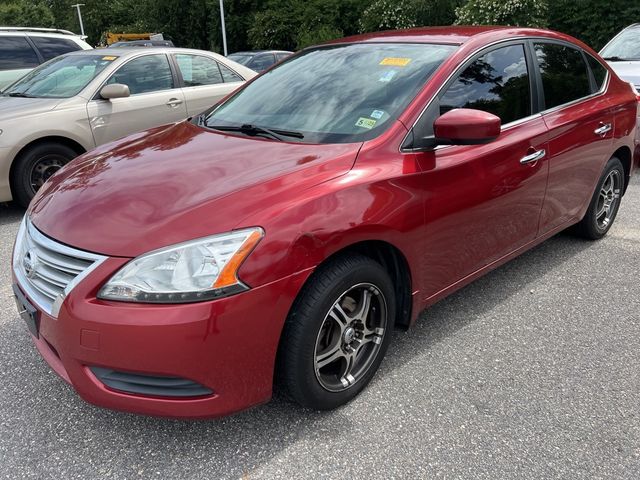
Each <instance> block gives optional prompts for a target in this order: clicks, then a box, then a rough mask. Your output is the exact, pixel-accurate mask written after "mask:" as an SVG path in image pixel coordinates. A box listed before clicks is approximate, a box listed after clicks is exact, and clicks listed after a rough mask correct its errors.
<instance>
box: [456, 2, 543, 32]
mask: <svg viewBox="0 0 640 480" xmlns="http://www.w3.org/2000/svg"><path fill="white" fill-rule="evenodd" d="M547 10H548V6H547V2H546V0H469V1H468V2H467V3H466V4H465V5H463V6H462V7H459V8H457V9H456V16H457V20H456V23H457V24H459V25H515V26H520V27H544V26H546V24H547Z"/></svg>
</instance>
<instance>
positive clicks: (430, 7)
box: [0, 0, 640, 52]
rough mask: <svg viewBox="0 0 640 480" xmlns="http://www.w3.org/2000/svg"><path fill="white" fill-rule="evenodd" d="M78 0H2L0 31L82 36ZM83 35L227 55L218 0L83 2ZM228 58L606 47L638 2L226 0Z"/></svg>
mask: <svg viewBox="0 0 640 480" xmlns="http://www.w3.org/2000/svg"><path fill="white" fill-rule="evenodd" d="M77 1H78V0H0V25H13V26H31V27H55V28H64V29H67V30H72V31H74V32H78V33H79V32H80V25H79V23H78V17H77V14H76V10H75V9H74V8H71V5H73V4H74V3H77ZM81 3H84V4H85V6H84V7H82V16H83V20H84V26H85V32H86V34H87V35H88V37H89V39H88V41H89V43H91V44H93V45H96V44H97V43H98V42H99V41H100V39H101V37H102V35H103V34H104V32H106V31H111V32H128V33H143V32H153V33H163V34H164V35H165V37H166V38H171V39H172V40H173V41H174V42H175V43H176V45H178V46H181V47H195V48H204V49H210V50H215V51H221V50H222V31H221V25H220V11H219V0H81ZM224 6H225V20H226V22H225V23H226V30H227V43H228V46H229V51H230V52H234V51H238V50H248V49H253V48H278V49H287V50H296V49H299V48H304V47H306V46H309V45H313V44H317V43H321V42H324V41H327V40H331V39H333V38H339V37H343V36H348V35H353V34H355V33H358V32H369V31H377V30H387V29H396V28H408V27H413V26H423V25H450V24H451V23H453V22H454V21H455V22H456V23H459V24H506V25H526V26H549V27H550V28H553V29H555V30H559V31H562V32H566V33H569V34H571V35H573V36H575V37H577V38H580V39H581V40H583V41H585V42H586V43H588V44H590V45H592V46H593V47H594V48H597V49H599V48H601V47H602V46H603V45H604V44H605V43H606V42H607V41H608V40H609V39H610V38H611V37H612V36H613V35H614V34H616V33H617V32H618V31H620V30H621V29H622V28H624V27H625V26H627V25H629V24H631V23H633V22H640V2H630V1H628V0H609V1H608V2H607V4H606V6H604V8H603V3H602V0H553V1H551V0H370V1H368V2H362V1H361V0H224Z"/></svg>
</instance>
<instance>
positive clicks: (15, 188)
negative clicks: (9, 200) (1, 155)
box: [11, 142, 78, 208]
mask: <svg viewBox="0 0 640 480" xmlns="http://www.w3.org/2000/svg"><path fill="white" fill-rule="evenodd" d="M77 156H78V153H77V152H76V151H75V150H73V149H72V148H70V147H67V146H66V145H62V144H60V143H54V142H44V143H39V144H37V145H33V146H32V147H29V148H27V149H26V150H25V151H24V152H22V153H21V154H20V156H19V157H18V158H16V160H15V165H14V167H13V168H12V171H11V192H12V194H13V199H14V200H15V201H16V203H18V204H20V205H21V206H23V207H25V208H26V207H28V206H29V202H31V199H32V198H33V197H34V195H35V194H36V192H37V191H38V189H39V188H40V187H41V186H42V184H43V183H44V182H45V181H46V180H47V179H48V178H49V177H51V175H53V174H54V173H55V172H57V171H58V170H60V168H62V167H63V166H64V165H66V164H67V163H69V162H70V161H71V160H73V159H74V158H75V157H77Z"/></svg>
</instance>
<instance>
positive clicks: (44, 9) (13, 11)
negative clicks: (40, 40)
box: [0, 0, 55, 28]
mask: <svg viewBox="0 0 640 480" xmlns="http://www.w3.org/2000/svg"><path fill="white" fill-rule="evenodd" d="M54 24H55V20H54V18H53V14H52V13H51V10H50V9H49V7H48V6H47V5H46V4H44V3H43V2H40V1H26V0H15V1H13V2H9V3H3V4H1V5H0V25H6V26H11V27H45V28H50V27H53V26H54Z"/></svg>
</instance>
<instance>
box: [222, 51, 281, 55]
mask: <svg viewBox="0 0 640 480" xmlns="http://www.w3.org/2000/svg"><path fill="white" fill-rule="evenodd" d="M259 53H293V52H290V51H289V50H245V51H243V52H233V53H230V54H229V55H257V54H259Z"/></svg>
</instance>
